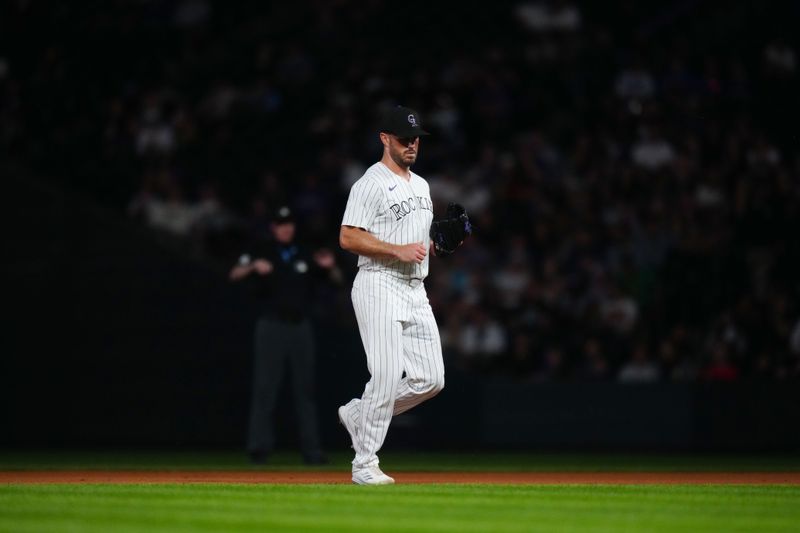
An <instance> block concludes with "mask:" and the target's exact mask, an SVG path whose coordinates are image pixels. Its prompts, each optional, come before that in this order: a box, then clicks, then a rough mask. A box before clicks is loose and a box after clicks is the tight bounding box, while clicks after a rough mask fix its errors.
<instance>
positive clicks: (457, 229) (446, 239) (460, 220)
mask: <svg viewBox="0 0 800 533" xmlns="http://www.w3.org/2000/svg"><path fill="white" fill-rule="evenodd" d="M471 233H472V224H471V223H470V221H469V217H468V216H467V212H466V210H465V209H464V207H463V206H461V205H459V204H455V203H452V202H451V203H450V204H449V205H448V206H447V211H446V212H445V215H444V217H442V218H439V219H437V220H434V221H433V223H432V224H431V233H430V234H431V240H432V241H433V245H434V247H435V248H436V254H437V255H450V254H452V253H453V252H455V250H456V248H458V247H459V246H461V243H463V242H464V239H466V238H467V236H468V235H470V234H471Z"/></svg>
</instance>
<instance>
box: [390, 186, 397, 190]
mask: <svg viewBox="0 0 800 533" xmlns="http://www.w3.org/2000/svg"><path fill="white" fill-rule="evenodd" d="M396 188H397V185H395V186H394V187H389V190H390V191H393V190H395V189H396Z"/></svg>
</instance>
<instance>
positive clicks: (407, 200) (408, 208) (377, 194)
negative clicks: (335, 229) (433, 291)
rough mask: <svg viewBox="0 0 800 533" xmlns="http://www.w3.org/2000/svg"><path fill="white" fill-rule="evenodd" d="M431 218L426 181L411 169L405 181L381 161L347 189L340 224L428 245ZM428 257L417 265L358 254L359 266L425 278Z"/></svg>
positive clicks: (382, 237) (383, 237) (386, 239)
mask: <svg viewBox="0 0 800 533" xmlns="http://www.w3.org/2000/svg"><path fill="white" fill-rule="evenodd" d="M390 189H391V190H390ZM395 206H396V207H395ZM406 212H407V214H406ZM398 217H399V218H398ZM432 221H433V209H432V203H431V193H430V187H428V182H426V181H425V180H424V179H423V178H422V177H420V176H418V175H417V174H414V173H413V172H412V173H411V180H409V181H406V180H405V179H403V178H402V177H400V176H398V175H397V174H395V173H394V172H392V171H391V170H389V168H388V167H387V166H386V165H384V164H383V163H375V164H374V165H372V166H371V167H369V168H368V169H367V171H366V172H365V173H364V175H363V176H362V177H361V178H360V179H359V180H358V181H357V182H355V183H354V184H353V187H352V188H351V189H350V197H349V198H348V200H347V207H346V208H345V211H344V217H343V218H342V225H345V226H354V227H357V228H363V229H365V230H367V231H369V232H370V233H372V234H373V235H374V236H375V237H377V238H378V239H380V240H382V241H384V242H388V243H391V244H409V243H412V242H421V243H422V244H423V245H424V246H425V247H426V248H428V247H429V246H430V235H429V233H430V227H431V222H432ZM428 261H429V258H428V256H426V257H425V259H424V260H423V261H422V263H421V264H419V265H418V264H416V263H402V262H400V261H397V260H395V259H372V258H369V257H364V256H359V258H358V268H359V269H361V270H373V271H385V272H390V273H392V274H393V275H395V276H397V277H401V278H406V279H408V278H416V279H425V277H426V276H427V275H428Z"/></svg>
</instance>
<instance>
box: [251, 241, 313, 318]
mask: <svg viewBox="0 0 800 533" xmlns="http://www.w3.org/2000/svg"><path fill="white" fill-rule="evenodd" d="M251 257H252V259H253V260H255V259H266V260H267V261H269V262H270V263H272V267H273V271H272V272H270V273H269V274H267V275H266V276H261V275H259V274H256V273H253V274H251V276H250V278H251V279H250V282H251V283H252V284H253V289H254V291H255V295H256V297H257V298H258V300H259V305H260V307H261V314H262V315H263V316H265V317H268V318H272V319H274V320H279V321H286V322H299V321H301V320H304V319H306V318H308V317H309V315H310V311H311V310H310V307H311V302H312V298H313V289H314V286H313V285H314V282H315V278H317V279H318V278H319V277H320V276H321V275H322V269H320V268H319V267H318V266H317V264H316V263H315V262H314V260H313V258H312V257H311V256H310V255H309V254H308V253H307V252H306V251H305V250H304V249H303V248H301V247H300V246H298V245H296V244H294V243H292V244H288V245H282V244H277V243H264V244H261V245H259V246H257V247H255V249H254V253H253V254H252V256H251Z"/></svg>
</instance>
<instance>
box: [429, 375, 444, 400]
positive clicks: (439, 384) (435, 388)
mask: <svg viewBox="0 0 800 533" xmlns="http://www.w3.org/2000/svg"><path fill="white" fill-rule="evenodd" d="M442 389H444V376H440V377H438V378H436V379H435V380H433V381H432V382H431V396H436V395H437V394H439V393H440V392H442Z"/></svg>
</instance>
